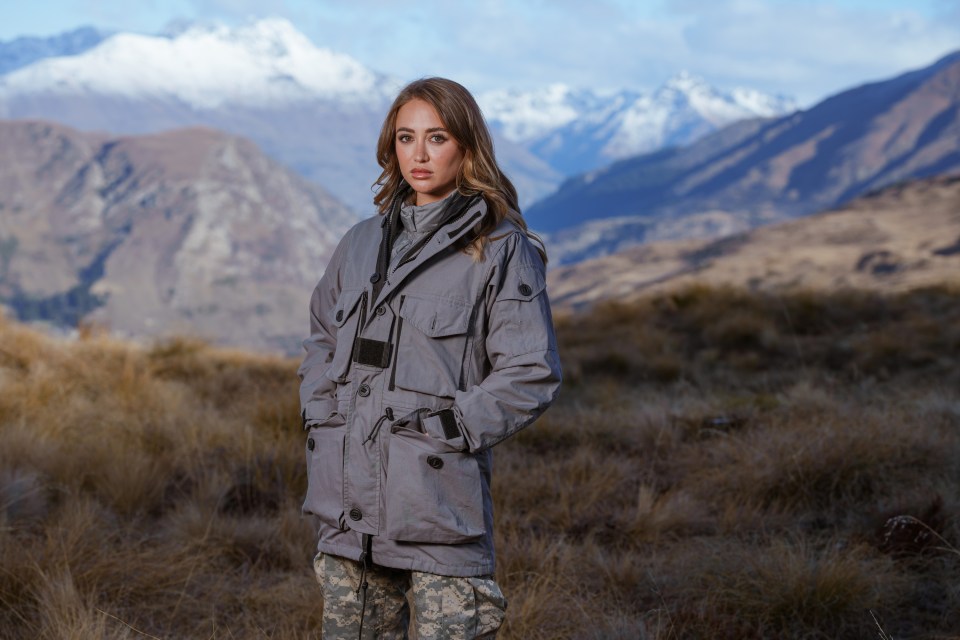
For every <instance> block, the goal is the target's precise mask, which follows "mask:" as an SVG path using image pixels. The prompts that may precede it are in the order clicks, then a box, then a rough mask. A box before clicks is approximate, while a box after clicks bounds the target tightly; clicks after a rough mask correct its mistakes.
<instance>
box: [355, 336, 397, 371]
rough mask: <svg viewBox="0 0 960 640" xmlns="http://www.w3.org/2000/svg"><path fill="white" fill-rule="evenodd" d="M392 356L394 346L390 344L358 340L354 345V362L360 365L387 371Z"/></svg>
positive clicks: (364, 339)
mask: <svg viewBox="0 0 960 640" xmlns="http://www.w3.org/2000/svg"><path fill="white" fill-rule="evenodd" d="M392 354H393V345H392V344H390V343H389V342H381V341H380V340H369V339H367V338H357V339H356V340H355V341H354V343H353V361H354V362H356V363H359V364H365V365H368V366H371V367H379V368H381V369H386V368H387V367H389V366H390V356H391V355H392Z"/></svg>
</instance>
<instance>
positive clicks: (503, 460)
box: [0, 287, 960, 640]
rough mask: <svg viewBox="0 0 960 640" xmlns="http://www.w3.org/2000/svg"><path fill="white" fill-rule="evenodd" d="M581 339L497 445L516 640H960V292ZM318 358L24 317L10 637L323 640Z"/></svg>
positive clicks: (594, 333) (741, 312)
mask: <svg viewBox="0 0 960 640" xmlns="http://www.w3.org/2000/svg"><path fill="white" fill-rule="evenodd" d="M557 324H558V338H559V345H560V355H561V360H562V362H563V366H564V376H565V382H564V387H563V390H562V392H561V394H560V398H559V399H558V401H557V404H556V405H555V406H553V407H552V408H551V409H550V410H549V411H547V413H546V414H545V415H544V416H543V418H541V420H540V421H538V422H537V423H536V424H535V425H533V426H531V427H529V428H527V429H525V430H524V431H522V432H520V433H519V434H517V435H516V436H514V437H512V438H510V439H508V440H507V441H505V442H503V443H501V444H499V445H497V447H496V452H495V457H496V468H495V472H494V484H493V498H494V508H495V513H496V523H497V525H496V526H497V529H496V545H497V554H498V557H497V574H496V577H497V580H498V582H499V583H500V584H501V586H502V588H503V590H504V593H505V594H506V596H507V598H508V599H509V602H510V607H509V609H508V612H507V622H506V625H505V627H504V629H503V632H502V633H501V637H503V638H504V640H521V639H522V640H566V639H570V640H581V639H584V638H586V639H590V638H594V639H600V638H603V639H622V640H627V639H629V640H637V639H642V640H676V639H678V638H683V639H687V638H691V639H700V638H703V639H707V638H710V639H717V638H728V639H730V640H764V639H767V638H778V639H783V640H810V639H812V638H831V639H833V638H836V639H840V640H848V639H849V640H868V639H875V638H877V637H878V636H879V635H880V634H879V633H878V629H879V630H881V631H882V632H883V633H884V634H885V637H888V638H904V639H906V638H949V637H954V635H955V633H956V630H957V629H960V591H958V590H957V579H956V578H957V575H958V572H960V501H958V496H960V430H958V428H957V427H958V425H960V291H958V290H957V289H949V288H929V289H926V290H923V291H913V292H909V293H903V294H897V295H880V294H877V293H870V292H843V293H838V294H822V295H821V294H810V293H801V294H789V293H788V294H784V295H779V296H772V295H766V294H763V293H757V292H753V293H750V292H745V291H742V290H735V289H710V288H705V287H701V288H694V289H687V290H683V291H677V292H672V293H670V294H664V295H657V296H653V297H651V298H648V299H646V300H645V301H643V302H639V303H635V304H610V305H606V306H601V307H599V308H597V309H594V310H593V311H592V312H590V313H584V314H578V315H575V316H574V315H558V323H557ZM296 366H297V362H296V361H295V360H289V359H287V360H284V359H277V358H267V357H263V356H256V355H252V354H248V353H242V352H239V351H225V350H221V349H213V348H210V347H209V346H206V345H203V344H200V343H197V342H193V341H185V340H173V341H167V342H163V343H160V344H157V345H153V346H147V347H144V346H136V345H132V344H126V343H122V342H118V341H116V340H113V339H110V338H108V337H106V336H104V335H100V334H98V333H97V332H96V331H93V332H85V333H83V334H82V335H81V336H80V337H79V339H78V340H74V341H62V340H52V339H50V338H48V337H44V336H42V335H40V334H38V333H35V332H33V331H29V330H27V329H25V328H24V327H22V326H18V325H16V324H14V323H10V322H7V321H4V320H2V319H0V629H2V630H3V632H2V635H3V637H4V639H5V640H36V639H37V638H40V639H48V638H49V639H51V640H53V639H61V638H77V639H83V640H86V639H87V638H97V639H102V640H133V639H134V638H141V637H155V638H178V639H184V640H192V639H197V640H201V639H202V640H209V639H210V638H262V637H269V638H273V639H274V640H287V639H289V640H294V639H296V640H301V639H303V638H312V637H318V636H319V632H320V611H321V607H320V601H319V595H320V594H319V589H318V587H317V584H316V581H315V579H314V577H313V575H312V567H311V557H312V555H313V549H314V541H313V539H312V536H313V532H312V531H311V526H310V524H309V522H307V521H306V520H304V519H303V518H301V516H300V514H299V507H300V503H301V501H302V499H303V495H304V492H305V489H306V481H307V480H306V469H305V464H304V454H303V452H304V451H305V449H304V447H305V440H306V438H305V436H304V434H303V432H302V431H301V424H300V417H299V415H298V398H297V391H296V376H295V370H296ZM383 433H384V434H388V435H389V430H384V432H383Z"/></svg>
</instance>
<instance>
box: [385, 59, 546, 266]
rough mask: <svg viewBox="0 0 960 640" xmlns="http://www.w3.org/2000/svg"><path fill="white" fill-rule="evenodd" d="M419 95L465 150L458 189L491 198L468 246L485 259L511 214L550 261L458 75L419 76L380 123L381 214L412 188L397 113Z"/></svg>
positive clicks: (474, 103)
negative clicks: (404, 169)
mask: <svg viewBox="0 0 960 640" xmlns="http://www.w3.org/2000/svg"><path fill="white" fill-rule="evenodd" d="M416 99H419V100H423V101H424V102H426V103H428V104H430V105H431V106H432V107H433V108H434V109H436V110H437V114H438V115H439V116H440V121H441V122H443V126H444V127H445V128H446V130H447V131H448V132H449V133H450V135H451V136H452V137H453V138H454V140H455V141H456V142H457V144H459V145H460V147H461V148H462V149H463V152H464V156H463V162H462V163H461V164H460V170H459V171H458V172H457V181H456V186H457V191H458V192H459V193H461V194H462V195H465V196H473V195H477V194H480V195H481V196H482V197H483V199H484V200H485V201H486V203H487V211H488V212H489V213H488V215H487V216H485V217H484V219H483V220H482V221H481V223H480V227H479V228H478V229H477V232H478V238H477V240H475V241H474V242H473V244H472V245H470V247H468V249H467V251H468V252H469V253H471V254H472V255H473V256H474V257H475V258H476V259H477V260H482V259H483V250H484V247H485V246H486V243H487V242H488V241H489V236H490V233H491V232H492V231H493V230H494V229H496V228H497V226H499V224H500V223H501V222H503V220H505V219H506V220H510V221H511V222H512V223H513V224H515V225H516V226H517V227H519V228H520V229H521V230H522V231H523V232H524V233H525V234H526V235H527V237H529V238H531V239H532V240H534V242H535V245H536V247H537V251H538V252H539V253H540V255H541V256H542V257H543V261H544V263H546V261H547V253H546V250H545V249H544V244H543V240H541V239H540V237H539V236H537V234H535V233H533V232H532V231H530V230H529V229H528V228H527V223H526V221H525V220H524V219H523V216H522V215H521V213H520V205H519V204H518V203H517V189H516V188H515V187H514V186H513V183H512V182H510V179H509V178H508V177H507V176H506V174H504V173H503V171H502V170H501V169H500V166H499V165H498V164H497V160H496V157H495V155H494V152H493V138H492V137H491V135H490V130H489V129H488V128H487V123H486V122H485V121H484V119H483V113H482V112H481V111H480V107H479V105H477V101H476V100H475V99H474V98H473V96H472V95H471V94H470V92H469V91H467V89H466V88H465V87H464V86H463V85H461V84H459V83H457V82H454V81H453V80H448V79H446V78H421V79H420V80H414V81H413V82H411V83H410V84H408V85H407V86H406V87H404V88H403V89H401V91H400V93H399V94H398V95H397V97H396V99H395V100H394V101H393V104H392V105H391V107H390V110H389V111H388V112H387V117H386V118H385V119H384V121H383V126H382V127H381V128H380V139H379V140H378V142H377V163H379V165H380V167H381V168H382V171H381V172H380V176H379V177H378V178H377V180H376V182H374V183H373V187H374V188H375V189H377V191H376V195H374V198H373V202H374V204H375V205H376V206H377V210H378V211H379V213H380V214H381V215H383V214H386V213H388V212H389V209H390V205H391V203H392V202H393V198H394V196H395V195H396V194H398V193H399V192H400V190H401V189H405V188H408V185H407V183H406V181H405V180H404V179H403V175H402V174H401V173H400V162H399V160H398V159H397V151H396V147H395V144H396V128H397V113H398V112H399V111H400V108H401V107H402V106H403V105H405V104H407V103H408V102H410V101H411V100H416ZM489 214H492V215H489Z"/></svg>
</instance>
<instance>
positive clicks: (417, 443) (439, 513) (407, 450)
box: [386, 428, 486, 544]
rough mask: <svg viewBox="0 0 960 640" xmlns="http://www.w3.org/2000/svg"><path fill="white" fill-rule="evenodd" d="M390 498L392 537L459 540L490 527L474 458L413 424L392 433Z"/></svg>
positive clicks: (388, 513) (388, 531) (474, 536)
mask: <svg viewBox="0 0 960 640" xmlns="http://www.w3.org/2000/svg"><path fill="white" fill-rule="evenodd" d="M386 503H387V504H386V516H387V526H386V534H387V537H388V538H389V539H391V540H397V541H399V542H433V543H441V544H456V543H461V542H469V541H470V540H475V539H477V538H479V537H481V536H482V535H483V534H484V533H485V532H486V530H485V528H484V524H483V487H482V480H481V476H480V467H479V465H478V464H477V460H476V458H475V457H474V456H473V455H471V454H469V453H464V452H461V451H458V450H456V449H455V448H454V447H452V446H451V445H449V444H448V443H446V442H444V441H443V440H438V439H436V438H431V437H430V436H428V435H426V434H423V433H419V432H416V431H412V430H410V429H403V428H398V429H396V430H395V431H393V432H392V433H391V438H390V451H389V461H388V463H387V485H386Z"/></svg>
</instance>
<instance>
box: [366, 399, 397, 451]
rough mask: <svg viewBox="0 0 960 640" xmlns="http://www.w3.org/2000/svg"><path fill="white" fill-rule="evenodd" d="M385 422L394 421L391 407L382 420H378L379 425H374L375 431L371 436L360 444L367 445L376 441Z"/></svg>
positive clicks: (381, 417)
mask: <svg viewBox="0 0 960 640" xmlns="http://www.w3.org/2000/svg"><path fill="white" fill-rule="evenodd" d="M384 420H393V409H391V408H390V407H387V410H386V412H385V413H384V414H383V415H382V416H380V419H379V420H377V423H376V424H375V425H373V430H372V431H371V432H370V435H368V436H367V437H366V439H364V441H363V442H361V443H360V444H367V443H368V442H370V441H371V440H374V439H376V437H377V434H378V433H380V427H381V426H383V421H384Z"/></svg>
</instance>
